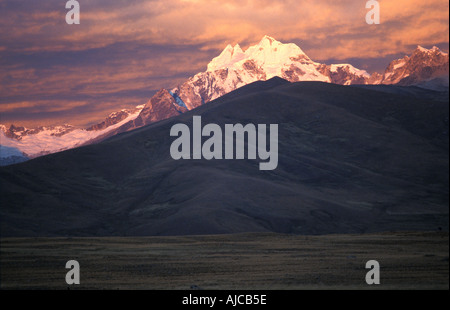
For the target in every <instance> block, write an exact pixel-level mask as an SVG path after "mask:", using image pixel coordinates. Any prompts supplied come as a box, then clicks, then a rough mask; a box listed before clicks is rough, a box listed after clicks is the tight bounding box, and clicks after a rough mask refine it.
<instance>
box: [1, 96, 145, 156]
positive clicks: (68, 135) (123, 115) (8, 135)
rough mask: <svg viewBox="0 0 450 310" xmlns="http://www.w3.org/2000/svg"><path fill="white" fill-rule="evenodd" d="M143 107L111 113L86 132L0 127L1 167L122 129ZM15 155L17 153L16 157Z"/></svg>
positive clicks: (62, 129)
mask: <svg viewBox="0 0 450 310" xmlns="http://www.w3.org/2000/svg"><path fill="white" fill-rule="evenodd" d="M143 108H144V106H142V105H141V106H137V107H136V108H135V109H133V110H121V111H119V112H114V113H111V114H110V115H109V116H108V117H107V118H106V119H105V120H104V121H103V122H101V123H99V124H97V125H94V126H91V127H89V128H76V127H74V126H71V125H62V126H54V127H38V128H34V129H28V128H25V127H18V126H14V125H11V126H10V127H9V128H7V127H5V126H4V125H0V145H1V146H2V148H1V149H0V159H1V161H2V162H4V163H8V164H11V163H14V162H15V161H13V160H12V158H11V157H12V156H15V157H20V156H19V155H22V157H24V158H34V157H39V156H42V155H46V154H51V153H55V152H60V151H64V150H67V149H71V148H74V147H77V146H81V145H83V144H85V143H87V142H89V141H90V140H93V139H95V138H96V137H98V136H101V135H105V134H107V133H108V132H110V131H112V130H114V129H116V128H118V127H120V126H122V125H123V124H125V123H127V122H129V121H130V120H133V119H135V118H136V117H138V116H139V113H140V112H141V110H142V109H143ZM11 150H15V152H11ZM17 152H18V153H17Z"/></svg>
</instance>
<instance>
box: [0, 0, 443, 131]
mask: <svg viewBox="0 0 450 310" xmlns="http://www.w3.org/2000/svg"><path fill="white" fill-rule="evenodd" d="M79 3H80V9H81V16H80V24H79V25H68V24H67V23H66V21H65V17H66V13H67V12H68V9H66V8H65V4H66V0H45V1H32V0H0V81H1V82H0V123H1V124H4V125H8V126H9V124H11V123H14V124H15V125H25V126H28V127H33V126H37V125H58V124H63V123H69V124H72V125H76V126H87V125H90V124H93V123H97V122H99V121H101V120H102V119H104V118H105V117H106V116H107V115H109V113H111V112H114V111H117V110H120V109H122V108H131V107H134V106H137V105H140V104H145V103H146V102H147V101H148V100H149V99H150V98H151V96H152V95H153V94H154V93H155V92H156V91H158V90H159V89H161V88H169V89H170V88H173V87H175V86H177V85H178V84H179V83H182V82H183V81H185V80H186V79H187V78H189V77H190V76H193V75H194V74H196V73H198V72H201V71H205V70H206V66H207V64H208V63H209V62H210V61H211V59H212V58H214V57H215V56H217V55H219V54H220V52H221V51H222V50H223V49H224V48H225V47H226V46H227V45H228V44H232V45H234V44H236V43H239V44H240V45H241V47H242V48H243V49H244V50H245V49H246V48H247V47H249V46H251V45H254V44H257V43H258V42H259V41H260V40H261V38H262V37H263V36H264V35H269V36H271V37H274V38H275V39H277V40H278V41H281V42H283V43H290V42H292V43H296V44H297V45H298V46H300V47H301V49H302V50H303V51H304V52H305V53H306V54H307V55H308V56H309V57H310V58H311V59H313V60H314V61H317V62H321V63H326V64H331V63H344V62H345V63H351V64H353V65H354V66H356V67H358V68H360V69H365V70H367V71H368V72H369V73H373V72H375V71H377V72H380V73H381V72H382V71H384V69H385V68H386V66H387V65H388V64H389V62H390V61H392V60H394V59H397V58H400V57H403V56H404V55H406V54H411V53H412V51H413V50H414V49H415V48H416V46H417V45H421V46H424V47H427V48H430V47H432V46H434V45H436V46H438V47H439V48H441V49H442V50H443V51H445V52H448V49H449V40H448V36H449V15H448V10H449V2H448V0H420V1H419V0H379V3H380V8H381V12H380V17H381V24H379V25H368V24H367V23H366V21H365V16H366V13H367V12H368V10H367V9H366V8H365V4H366V1H365V0H334V1H329V0H327V1H325V0H279V1H269V0H230V1H225V0H147V1H145V0H139V1H138V0H128V1H125V0H79Z"/></svg>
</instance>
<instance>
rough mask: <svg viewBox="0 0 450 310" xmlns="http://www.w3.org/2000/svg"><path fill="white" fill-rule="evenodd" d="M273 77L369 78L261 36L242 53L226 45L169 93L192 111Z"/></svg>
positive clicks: (351, 81)
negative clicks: (322, 62)
mask: <svg viewBox="0 0 450 310" xmlns="http://www.w3.org/2000/svg"><path fill="white" fill-rule="evenodd" d="M275 76H278V77H281V78H283V79H285V80H288V81H290V82H299V81H321V82H329V83H337V84H345V85H350V84H367V82H368V80H369V78H370V75H369V74H368V73H367V72H366V71H364V70H359V69H356V68H355V67H353V66H352V65H350V64H338V65H331V66H329V65H325V64H320V63H317V62H314V61H313V60H311V58H309V57H308V56H307V55H306V54H305V53H304V52H303V50H302V49H301V48H300V47H298V46H297V45H295V44H293V43H288V44H283V43H281V42H279V41H277V40H275V39H274V38H271V37H269V36H265V37H264V38H263V39H262V40H261V41H260V42H259V43H258V44H257V45H254V46H251V47H249V48H248V49H247V50H246V51H245V52H244V51H243V50H242V49H241V47H240V46H239V44H236V45H235V46H234V47H233V46H231V45H228V46H227V47H226V48H225V49H224V50H223V51H222V53H221V54H220V55H219V56H217V57H216V58H214V59H213V60H212V61H211V62H210V63H209V64H208V67H207V70H206V71H205V72H201V73H198V74H196V75H195V76H194V77H192V78H190V79H188V81H186V82H185V83H183V84H181V85H179V86H178V87H176V88H174V89H173V90H172V92H173V93H174V94H176V95H177V96H179V98H181V100H182V101H183V102H184V103H185V104H186V107H187V108H188V109H193V108H195V107H198V106H200V105H202V104H204V103H207V102H209V101H211V100H214V99H216V98H218V97H220V96H223V95H224V94H226V93H229V92H230V91H233V90H235V89H237V88H239V87H241V86H244V85H247V84H250V83H252V82H255V81H265V80H268V79H271V78H273V77H275Z"/></svg>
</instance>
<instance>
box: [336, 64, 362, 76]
mask: <svg viewBox="0 0 450 310" xmlns="http://www.w3.org/2000/svg"><path fill="white" fill-rule="evenodd" d="M339 68H341V69H345V70H347V71H348V72H349V73H351V74H354V75H357V76H363V77H366V78H369V77H370V74H369V73H368V72H367V71H366V70H360V69H357V68H355V67H354V66H352V65H351V64H335V65H330V71H331V72H338V69H339Z"/></svg>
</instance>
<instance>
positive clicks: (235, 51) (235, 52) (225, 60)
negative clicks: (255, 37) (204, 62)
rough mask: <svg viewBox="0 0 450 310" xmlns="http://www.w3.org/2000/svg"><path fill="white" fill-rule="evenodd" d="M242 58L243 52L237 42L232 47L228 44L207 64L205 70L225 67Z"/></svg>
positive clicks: (243, 56)
mask: <svg viewBox="0 0 450 310" xmlns="http://www.w3.org/2000/svg"><path fill="white" fill-rule="evenodd" d="M244 58H245V54H244V52H243V51H242V49H241V47H240V46H239V44H236V45H235V46H234V47H233V46H231V44H228V45H227V47H226V48H225V49H224V50H223V51H222V53H221V54H220V55H219V56H217V57H216V58H214V59H213V60H212V61H211V62H210V63H209V64H208V70H207V71H215V70H220V69H226V68H228V67H231V66H232V65H233V64H235V63H237V62H239V61H241V60H242V59H244Z"/></svg>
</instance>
